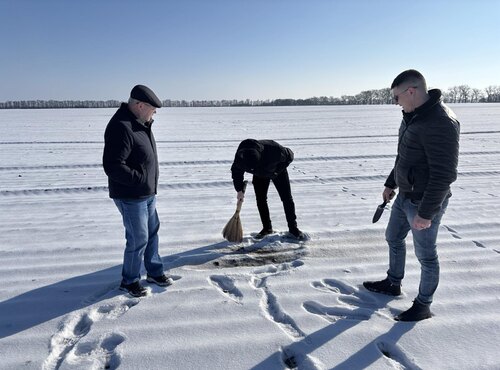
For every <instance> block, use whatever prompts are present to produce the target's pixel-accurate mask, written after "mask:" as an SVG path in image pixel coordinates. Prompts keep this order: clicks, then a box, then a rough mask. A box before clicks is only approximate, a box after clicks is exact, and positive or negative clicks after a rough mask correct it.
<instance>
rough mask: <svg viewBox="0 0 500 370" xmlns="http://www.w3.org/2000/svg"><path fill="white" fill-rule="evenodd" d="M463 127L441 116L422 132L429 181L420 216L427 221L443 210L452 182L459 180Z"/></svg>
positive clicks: (419, 210) (420, 208)
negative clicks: (460, 137)
mask: <svg viewBox="0 0 500 370" xmlns="http://www.w3.org/2000/svg"><path fill="white" fill-rule="evenodd" d="M459 130H460V128H459V125H458V123H457V122H454V121H452V120H447V119H446V120H445V119H441V120H440V121H438V122H432V124H430V125H428V127H427V128H426V130H425V132H424V133H422V135H423V137H422V143H423V146H424V151H425V155H426V158H427V164H428V166H429V180H428V183H427V187H426V189H425V191H424V195H423V198H422V202H421V203H420V206H419V209H418V215H419V216H420V217H422V218H425V219H427V220H432V219H433V218H434V216H435V215H436V214H437V213H438V212H439V210H440V208H441V204H442V203H443V201H444V199H445V198H446V197H447V196H448V194H449V192H450V185H451V183H452V182H454V181H455V180H456V179H457V166H458V150H459V135H460V132H459Z"/></svg>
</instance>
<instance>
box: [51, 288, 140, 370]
mask: <svg viewBox="0 0 500 370" xmlns="http://www.w3.org/2000/svg"><path fill="white" fill-rule="evenodd" d="M139 302H140V299H139V298H127V297H126V296H120V297H119V298H118V299H115V300H113V301H112V302H110V303H106V304H103V305H100V306H98V307H94V308H92V309H90V310H88V311H85V312H79V313H75V314H71V315H69V316H67V317H66V318H65V319H64V320H63V321H62V322H61V324H60V326H59V330H58V331H57V333H56V334H54V335H53V336H52V338H51V340H50V346H49V355H48V356H47V358H46V360H45V362H44V364H43V366H42V368H43V369H44V370H56V369H59V367H60V366H61V364H62V363H63V362H64V361H65V360H66V358H67V357H68V354H69V353H70V352H71V351H72V350H73V349H74V347H75V346H76V345H77V344H78V343H79V342H80V341H81V340H82V339H83V338H84V337H85V336H87V334H88V333H89V332H90V330H91V328H92V326H93V325H94V324H95V323H96V322H98V321H100V320H103V319H110V320H115V319H117V318H119V317H120V316H122V315H123V314H125V313H126V312H127V311H128V310H129V309H130V308H131V307H134V306H135V305H137V304H138V303H139ZM106 343H108V342H106Z"/></svg>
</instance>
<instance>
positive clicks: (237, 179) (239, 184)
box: [231, 163, 245, 191]
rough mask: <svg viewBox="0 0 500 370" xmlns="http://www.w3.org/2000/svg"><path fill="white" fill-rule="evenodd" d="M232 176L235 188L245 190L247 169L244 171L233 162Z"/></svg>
mask: <svg viewBox="0 0 500 370" xmlns="http://www.w3.org/2000/svg"><path fill="white" fill-rule="evenodd" d="M231 177H232V178H233V186H234V190H236V191H243V180H244V177H245V171H243V170H242V169H241V168H239V167H237V166H236V165H235V164H234V163H233V165H232V166H231Z"/></svg>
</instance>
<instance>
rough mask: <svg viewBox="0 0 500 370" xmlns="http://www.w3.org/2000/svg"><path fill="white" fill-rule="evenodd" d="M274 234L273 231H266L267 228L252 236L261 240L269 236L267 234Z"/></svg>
mask: <svg viewBox="0 0 500 370" xmlns="http://www.w3.org/2000/svg"><path fill="white" fill-rule="evenodd" d="M272 233H274V231H273V229H272V228H270V229H267V228H264V229H262V230H260V232H259V233H258V234H257V235H255V236H254V238H255V239H262V238H263V237H265V236H266V235H269V234H272Z"/></svg>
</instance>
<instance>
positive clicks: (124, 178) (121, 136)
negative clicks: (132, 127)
mask: <svg viewBox="0 0 500 370" xmlns="http://www.w3.org/2000/svg"><path fill="white" fill-rule="evenodd" d="M132 146H133V139H132V137H131V135H130V134H129V133H128V132H127V130H126V128H125V127H123V126H122V127H120V126H118V127H117V126H114V127H111V126H108V128H106V132H105V133H104V153H103V159H102V162H103V167H104V172H106V175H108V176H109V178H110V179H112V180H113V181H116V182H118V183H120V184H123V185H128V186H134V185H139V184H141V183H143V182H144V178H145V176H144V175H143V171H139V170H138V169H134V168H131V167H130V166H129V165H128V164H127V159H128V157H129V155H130V153H131V152H132Z"/></svg>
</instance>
